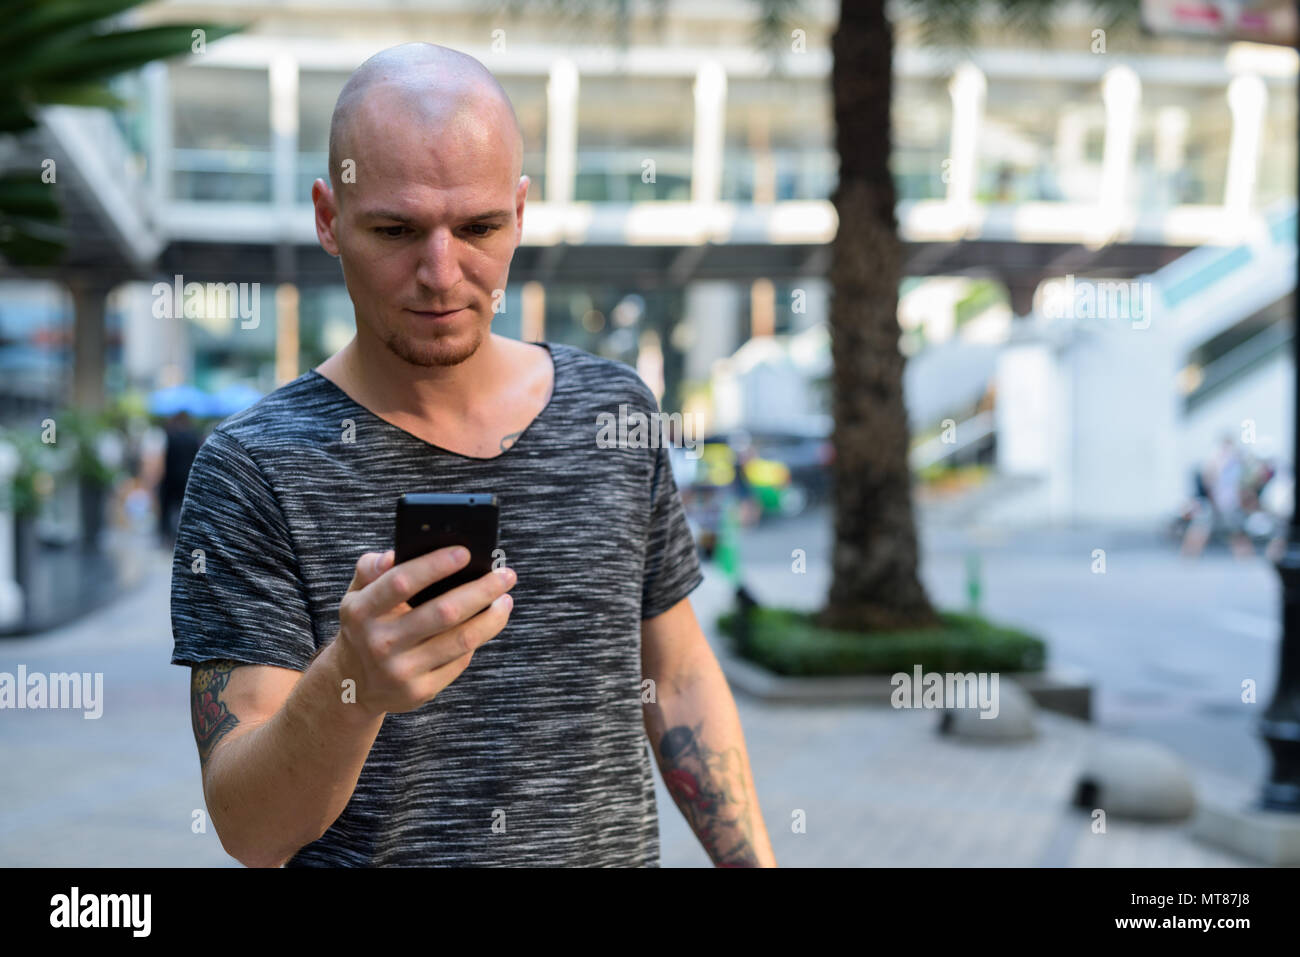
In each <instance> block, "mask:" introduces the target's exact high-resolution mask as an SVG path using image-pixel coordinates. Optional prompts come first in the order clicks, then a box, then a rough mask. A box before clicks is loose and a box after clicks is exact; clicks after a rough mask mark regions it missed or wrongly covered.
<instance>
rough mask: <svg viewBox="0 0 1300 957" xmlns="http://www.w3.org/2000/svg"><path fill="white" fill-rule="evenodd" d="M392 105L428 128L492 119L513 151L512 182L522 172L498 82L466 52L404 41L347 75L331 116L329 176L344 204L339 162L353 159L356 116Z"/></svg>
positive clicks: (510, 114) (513, 124)
mask: <svg viewBox="0 0 1300 957" xmlns="http://www.w3.org/2000/svg"><path fill="white" fill-rule="evenodd" d="M381 99H382V101H383V103H384V104H385V105H390V104H392V103H393V102H394V101H396V102H398V103H400V105H401V108H403V109H405V110H409V111H410V112H411V113H412V114H413V115H414V116H416V117H417V118H418V121H419V122H420V123H421V124H422V125H425V126H427V127H428V128H430V129H440V128H443V127H446V126H449V125H452V124H454V123H455V122H457V120H458V119H459V118H460V117H465V116H475V117H479V118H483V117H489V118H492V119H493V120H495V122H496V125H497V128H498V130H499V131H500V134H501V143H502V147H503V148H504V149H508V150H510V151H511V160H512V168H513V169H514V179H515V181H518V179H519V177H520V175H521V174H522V172H523V162H524V137H523V132H522V130H521V129H520V127H519V118H518V117H517V116H516V115H515V108H514V105H513V104H512V103H511V102H510V97H509V96H507V95H506V91H505V90H504V89H503V88H502V86H501V84H500V83H499V82H498V81H497V78H496V77H494V76H493V75H492V73H491V72H490V71H489V70H488V69H487V67H485V66H484V65H483V64H482V63H480V62H479V61H478V60H476V59H474V58H473V57H472V56H469V55H468V54H465V53H461V52H460V51H459V50H453V49H451V48H450V47H444V46H439V45H437V44H436V43H403V44H400V45H399V46H395V47H389V48H388V49H387V50H380V51H379V52H378V53H376V54H375V55H374V56H372V57H371V58H370V59H368V60H366V61H365V62H364V63H362V64H361V65H360V66H359V67H357V68H356V69H355V70H354V71H353V72H352V75H351V76H349V77H348V80H347V82H346V83H344V84H343V89H342V90H341V91H340V92H339V98H338V101H337V102H336V103H335V104H334V113H333V115H332V116H331V117H330V144H329V176H330V185H331V186H332V188H333V190H334V196H335V200H336V202H337V203H338V204H339V205H340V206H342V204H343V191H342V190H341V189H340V188H339V187H340V185H345V184H342V183H341V181H340V174H341V173H342V170H343V162H344V160H346V159H349V158H354V157H355V156H356V150H355V149H354V146H353V144H354V136H355V133H356V129H357V125H358V124H357V119H358V117H359V116H360V115H361V114H362V113H363V112H364V111H366V110H367V109H371V108H376V107H378V106H379V101H380V100H381Z"/></svg>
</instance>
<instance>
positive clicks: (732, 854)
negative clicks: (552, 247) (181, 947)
mask: <svg viewBox="0 0 1300 957" xmlns="http://www.w3.org/2000/svg"><path fill="white" fill-rule="evenodd" d="M522 157H523V142H522V138H521V136H520V132H519V125H518V122H517V121H516V118H515V114H514V110H513V108H512V107H511V105H510V101H509V99H508V97H507V96H506V95H505V93H504V91H503V90H502V89H501V87H500V85H499V84H498V83H497V82H496V80H495V79H494V78H493V77H492V75H491V74H490V73H489V72H488V71H487V70H486V69H485V68H484V67H483V66H482V64H480V63H479V62H478V61H477V60H475V59H473V58H472V57H469V56H466V55H464V54H462V53H458V52H456V51H453V50H449V49H446V48H444V47H439V46H433V45H430V44H404V45H402V46H398V47H394V48H392V49H389V50H385V51H383V52H381V53H379V54H377V55H375V56H374V57H372V58H370V59H369V60H367V61H366V62H365V63H363V64H362V65H361V66H360V67H359V68H358V69H357V70H356V72H355V73H353V74H352V76H351V77H350V78H349V79H348V81H347V83H346V84H345V86H344V88H343V91H342V92H341V93H340V95H339V98H338V103H337V105H336V106H335V109H334V115H333V118H332V121H331V124H330V161H329V162H330V167H329V176H330V182H329V183H328V184H327V183H325V182H324V181H323V180H317V181H316V182H315V184H314V185H313V187H312V201H313V203H314V205H315V211H316V232H317V235H318V236H319V238H320V243H321V245H322V246H323V247H324V248H325V249H326V250H327V251H328V252H329V253H330V254H331V255H334V256H337V257H338V259H339V262H340V264H341V266H342V270H343V278H344V282H345V283H346V285H347V289H348V294H349V296H350V297H351V299H352V304H353V308H354V312H355V319H356V335H355V337H354V338H353V339H352V340H351V341H350V342H349V343H348V344H347V345H346V346H344V347H343V348H342V349H341V350H340V351H339V352H338V353H336V354H335V355H333V356H330V357H329V358H328V359H327V360H326V361H325V362H323V363H321V365H320V366H318V367H317V368H315V369H312V370H311V371H309V372H307V373H305V374H303V375H302V376H299V377H298V378H297V379H295V380H294V381H292V382H290V383H288V384H286V385H284V386H282V387H281V388H279V389H277V390H275V391H274V392H273V393H271V394H270V395H268V396H266V397H265V398H264V399H262V400H261V401H260V402H258V403H257V404H256V405H254V406H252V407H251V408H249V409H247V410H245V411H244V412H242V413H240V414H238V415H235V416H233V417H231V418H229V419H227V420H225V421H224V422H223V423H222V424H221V425H219V426H218V427H217V429H216V430H215V431H214V432H213V433H212V435H211V436H210V437H209V438H208V440H207V441H206V442H205V443H204V445H203V448H202V449H201V450H200V452H199V454H198V457H197V458H196V460H195V462H194V466H193V468H192V470H191V473H190V479H189V484H188V487H187V490H186V497H185V502H184V506H183V508H182V512H181V518H180V530H179V532H178V535H177V545H176V552H175V556H174V563H173V576H172V605H171V611H172V628H173V635H174V638H175V650H174V652H173V655H172V662H173V663H175V664H184V665H188V666H190V667H191V669H192V723H193V728H194V734H195V738H196V741H197V742H198V747H199V757H200V765H201V769H202V776H203V789H204V795H205V797H206V800H207V805H208V809H209V811H210V813H211V815H212V819H213V822H214V825H215V827H216V830H217V832H218V834H219V835H220V837H221V841H222V845H223V846H224V847H225V848H226V850H227V851H228V852H229V853H230V854H231V855H233V856H234V857H235V858H237V859H238V860H240V861H241V862H243V863H245V864H247V865H249V866H272V867H274V866H281V865H284V866H308V865H367V866H375V865H378V866H386V865H402V866H420V865H441V866H530V865H532V866H556V865H560V866H591V867H628V866H658V864H659V832H658V812H657V807H656V802H655V791H654V777H653V769H652V767H651V754H650V749H649V748H647V737H648V738H649V745H650V746H651V747H652V748H653V757H654V759H655V760H657V762H658V764H659V767H660V770H661V772H662V773H663V777H664V781H665V783H666V785H667V786H668V788H669V790H670V792H671V793H672V795H673V798H674V800H675V801H676V803H677V805H678V807H679V808H680V809H681V811H682V813H683V814H684V815H685V817H686V819H687V820H688V821H689V823H690V824H691V826H692V828H693V829H694V830H695V833H696V834H697V835H698V837H699V840H700V842H701V844H702V846H703V847H704V849H705V851H706V852H707V853H708V854H709V856H710V858H711V859H712V860H713V861H714V862H715V863H716V864H718V865H720V866H775V859H774V856H773V853H772V848H771V844H770V841H769V840H768V836H767V832H766V829H765V828H764V826H763V821H762V816H761V813H760V811H759V807H758V801H757V798H756V794H755V790H754V783H753V777H752V774H751V771H750V768H749V762H748V756H747V754H746V749H745V743H744V739H743V735H742V733H741V729H740V722H739V719H738V718H737V714H736V708H735V703H734V701H733V700H732V697H731V694H730V692H729V691H728V688H727V683H726V681H725V679H724V678H723V676H722V672H721V670H720V669H719V667H718V664H717V661H716V659H715V658H714V656H713V654H712V653H711V651H710V650H709V646H708V643H707V641H706V640H705V638H704V635H703V634H702V632H701V631H700V628H699V625H698V623H697V621H696V619H695V615H694V613H693V611H692V610H691V605H690V600H689V598H688V597H687V595H688V594H689V593H690V592H691V591H692V590H694V588H695V587H696V586H697V585H698V584H699V583H700V581H701V580H702V578H703V575H702V574H701V571H700V567H699V560H698V558H697V551H696V548H695V543H694V541H693V539H692V537H691V533H690V530H689V527H688V525H687V523H686V518H685V515H684V512H683V510H682V505H681V500H680V497H679V495H678V492H677V487H676V485H675V483H674V481H673V476H672V471H671V467H670V464H669V459H668V455H667V449H666V448H665V447H662V446H660V447H658V448H655V447H646V443H644V442H641V443H632V442H630V441H629V442H625V443H624V444H623V446H620V447H617V448H608V447H606V446H608V444H609V443H608V442H604V443H602V442H600V441H599V440H598V432H599V429H600V423H601V421H602V417H605V416H608V415H617V416H629V417H630V416H631V415H632V414H634V413H635V414H639V415H642V416H653V415H655V414H657V413H658V404H657V401H656V399H655V397H654V394H653V393H652V392H651V391H650V390H649V388H648V387H647V386H646V385H645V383H643V382H642V381H641V379H640V378H639V377H638V376H637V374H636V372H635V371H634V370H632V369H631V368H630V367H628V366H626V365H624V364H622V363H619V362H614V361H611V360H606V359H600V358H597V357H595V356H592V355H590V354H588V353H586V352H584V351H582V350H579V349H577V348H574V347H570V346H566V345H562V344H559V343H551V342H540V343H524V342H519V341H516V340H512V339H509V338H505V337H502V336H498V335H495V334H493V333H492V331H491V324H492V317H493V315H494V314H495V312H494V308H493V307H494V305H495V304H496V303H498V302H499V301H500V297H501V296H502V295H503V290H504V289H505V288H506V282H507V277H508V273H509V268H510V261H511V258H512V257H513V255H514V251H515V248H516V247H517V246H518V245H519V241H520V236H521V231H522V228H523V215H524V200H525V198H526V196H527V194H528V185H529V180H528V177H527V176H524V175H522V169H521V165H522ZM642 421H646V420H644V419H643V420H642ZM620 434H626V433H625V432H623V431H622V430H620ZM403 492H458V493H491V494H495V495H496V496H497V498H498V501H499V507H500V513H499V535H498V545H499V558H500V559H503V563H502V567H501V568H499V569H496V570H494V571H493V572H490V573H489V574H487V575H485V576H483V577H482V578H480V579H478V580H476V581H471V582H470V583H468V584H464V585H461V586H459V587H457V588H454V589H452V590H450V591H448V592H447V593H446V594H445V595H443V596H441V597H439V598H437V599H435V600H433V601H429V602H425V603H423V604H419V605H417V606H415V607H414V608H413V607H412V606H411V605H410V604H409V603H408V602H407V599H408V598H411V597H412V596H414V595H415V594H416V593H417V592H419V591H421V590H422V589H423V588H425V587H426V586H428V585H429V584H431V583H433V582H435V581H438V580H440V579H442V578H444V577H446V576H447V575H449V574H452V573H454V572H455V571H457V570H458V569H460V568H462V567H464V565H465V564H466V561H467V556H466V555H464V554H463V551H464V550H463V549H459V550H457V549H442V550H439V551H436V552H433V553H431V554H429V555H426V556H423V557H421V558H416V559H412V560H410V561H408V562H404V563H403V564H400V565H395V564H394V555H393V551H392V550H391V548H390V545H391V542H392V534H393V525H394V504H395V500H396V498H397V496H398V495H399V494H400V493H403ZM458 552H460V553H461V554H458Z"/></svg>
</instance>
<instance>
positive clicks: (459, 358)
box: [383, 323, 483, 369]
mask: <svg viewBox="0 0 1300 957" xmlns="http://www.w3.org/2000/svg"><path fill="white" fill-rule="evenodd" d="M383 342H384V345H385V346H386V347H387V349H388V351H389V352H391V353H392V354H393V355H395V356H397V358H399V359H401V360H402V361H403V362H408V363H410V364H411V365H413V366H420V367H421V368H425V369H429V368H433V367H436V366H455V365H460V364H461V363H462V362H464V361H465V360H466V359H468V358H469V357H470V356H472V355H473V354H474V353H475V352H477V351H478V349H479V346H481V345H482V344H483V329H482V328H481V327H480V326H479V325H478V324H477V323H475V324H474V326H473V327H472V328H471V329H470V335H469V339H468V341H466V340H465V339H464V338H463V336H461V335H456V334H452V335H444V336H435V337H433V338H432V339H419V340H417V339H414V338H413V337H411V336H408V335H406V334H405V333H404V332H403V331H402V330H399V329H389V330H387V331H386V332H385V333H384V337H383ZM462 343H463V344H462Z"/></svg>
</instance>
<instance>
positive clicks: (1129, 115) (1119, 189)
mask: <svg viewBox="0 0 1300 957" xmlns="http://www.w3.org/2000/svg"><path fill="white" fill-rule="evenodd" d="M1101 99H1102V103H1103V104H1105V107H1106V145H1105V147H1104V149H1103V152H1102V160H1101V196H1100V197H1099V200H1098V205H1099V206H1101V207H1102V208H1103V209H1105V210H1107V211H1108V212H1109V213H1111V214H1118V212H1119V211H1120V210H1122V209H1123V208H1124V207H1125V206H1127V205H1128V187H1129V182H1130V180H1131V179H1132V176H1133V148H1134V145H1135V144H1136V143H1137V113H1138V103H1139V101H1140V100H1141V99H1142V81H1141V80H1139V79H1138V75H1137V74H1136V73H1135V72H1133V70H1132V69H1130V68H1129V67H1126V66H1117V67H1113V68H1112V69H1110V70H1107V71H1106V75H1105V76H1104V77H1103V78H1102V81H1101Z"/></svg>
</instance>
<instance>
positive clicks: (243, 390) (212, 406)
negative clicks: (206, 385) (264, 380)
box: [207, 382, 262, 419]
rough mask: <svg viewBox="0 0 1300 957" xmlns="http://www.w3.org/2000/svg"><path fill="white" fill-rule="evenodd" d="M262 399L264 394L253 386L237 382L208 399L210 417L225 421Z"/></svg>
mask: <svg viewBox="0 0 1300 957" xmlns="http://www.w3.org/2000/svg"><path fill="white" fill-rule="evenodd" d="M260 398H262V393H260V392H258V391H257V390H256V389H254V388H253V387H252V386H251V385H243V384H241V383H238V382H237V383H234V384H232V385H228V386H226V387H225V388H224V389H222V390H221V391H220V392H218V393H217V394H216V395H214V396H209V397H208V407H207V408H208V415H211V416H215V417H217V418H222V419H224V418H225V417H226V416H228V415H234V414H235V413H236V412H242V411H243V410H244V409H247V408H248V407H249V406H250V405H252V404H253V403H254V402H256V401H257V400H258V399H260Z"/></svg>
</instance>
